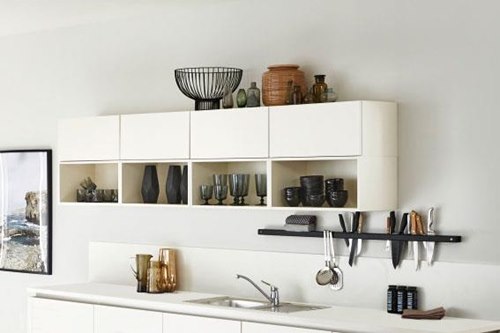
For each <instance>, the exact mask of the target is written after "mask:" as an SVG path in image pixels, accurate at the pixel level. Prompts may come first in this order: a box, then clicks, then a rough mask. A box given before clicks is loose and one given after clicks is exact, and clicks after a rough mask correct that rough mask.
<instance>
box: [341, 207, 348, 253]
mask: <svg viewBox="0 0 500 333" xmlns="http://www.w3.org/2000/svg"><path fill="white" fill-rule="evenodd" d="M339 221H340V227H341V228H342V231H343V232H344V233H347V228H346V227H345V221H344V215H342V214H339ZM344 241H345V245H346V246H347V247H349V239H347V238H344Z"/></svg>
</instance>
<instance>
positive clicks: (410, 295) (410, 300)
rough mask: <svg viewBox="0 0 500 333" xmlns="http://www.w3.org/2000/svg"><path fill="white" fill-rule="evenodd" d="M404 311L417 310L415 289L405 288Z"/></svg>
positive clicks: (416, 292)
mask: <svg viewBox="0 0 500 333" xmlns="http://www.w3.org/2000/svg"><path fill="white" fill-rule="evenodd" d="M405 309H412V310H417V309H418V291H417V287H408V288H406V307H405Z"/></svg>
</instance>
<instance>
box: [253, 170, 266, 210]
mask: <svg viewBox="0 0 500 333" xmlns="http://www.w3.org/2000/svg"><path fill="white" fill-rule="evenodd" d="M255 189H256V191H257V196H258V197H260V203H259V206H265V205H266V204H265V203H264V197H266V196H267V176H266V174H263V173H261V174H259V173H258V174H255Z"/></svg>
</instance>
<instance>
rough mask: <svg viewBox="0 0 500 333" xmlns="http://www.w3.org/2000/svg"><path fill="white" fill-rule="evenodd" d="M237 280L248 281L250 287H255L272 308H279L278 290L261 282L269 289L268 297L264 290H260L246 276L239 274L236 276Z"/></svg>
mask: <svg viewBox="0 0 500 333" xmlns="http://www.w3.org/2000/svg"><path fill="white" fill-rule="evenodd" d="M236 278H237V279H243V280H246V281H248V282H249V283H250V284H251V285H252V286H254V287H255V289H257V290H258V291H259V292H260V293H261V294H262V295H263V296H264V297H265V298H266V299H267V300H268V301H269V303H271V305H272V306H279V305H280V297H279V292H278V288H277V287H275V286H273V285H271V284H269V283H267V282H265V281H262V282H263V283H264V284H266V285H268V286H269V287H270V288H271V293H270V294H269V295H268V294H267V293H266V292H265V291H264V290H262V288H261V287H259V286H258V285H257V284H256V283H255V282H253V280H252V279H250V278H249V277H248V276H245V275H241V274H236Z"/></svg>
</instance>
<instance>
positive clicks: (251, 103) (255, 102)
mask: <svg viewBox="0 0 500 333" xmlns="http://www.w3.org/2000/svg"><path fill="white" fill-rule="evenodd" d="M257 106H260V89H259V88H257V82H251V83H250V88H248V90H247V107H257Z"/></svg>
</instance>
